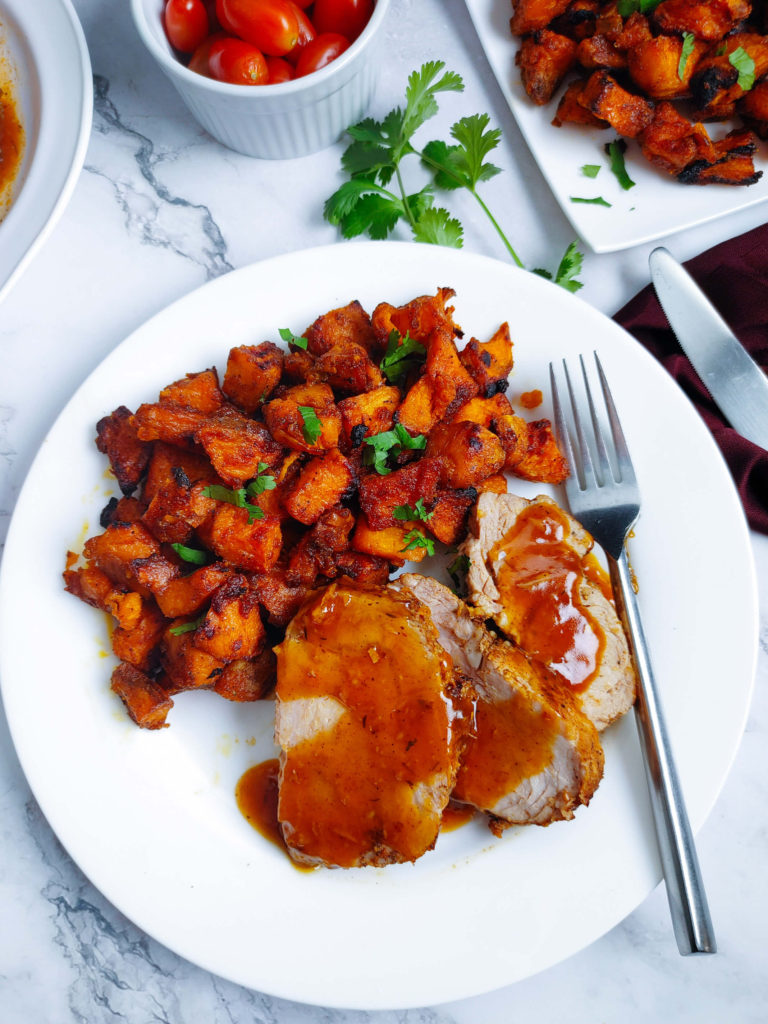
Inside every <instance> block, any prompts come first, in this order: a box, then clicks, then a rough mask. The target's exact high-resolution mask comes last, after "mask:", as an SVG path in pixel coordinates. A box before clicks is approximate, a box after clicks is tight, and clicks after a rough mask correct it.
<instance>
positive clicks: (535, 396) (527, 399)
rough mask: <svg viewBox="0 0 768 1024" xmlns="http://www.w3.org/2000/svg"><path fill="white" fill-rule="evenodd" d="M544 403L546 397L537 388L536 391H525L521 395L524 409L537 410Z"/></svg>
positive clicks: (521, 403)
mask: <svg viewBox="0 0 768 1024" xmlns="http://www.w3.org/2000/svg"><path fill="white" fill-rule="evenodd" d="M543 401H544V395H543V394H542V393H541V391H539V389H538V388H536V389H535V390H534V391H523V393H522V394H521V395H520V405H522V407H523V408H524V409H537V408H538V407H539V406H540V405H541V403H542V402H543Z"/></svg>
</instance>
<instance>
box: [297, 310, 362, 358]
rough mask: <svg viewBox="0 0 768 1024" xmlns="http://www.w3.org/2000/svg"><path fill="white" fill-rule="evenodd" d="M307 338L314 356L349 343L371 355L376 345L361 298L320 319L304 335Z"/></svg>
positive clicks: (308, 345) (325, 314) (308, 347)
mask: <svg viewBox="0 0 768 1024" xmlns="http://www.w3.org/2000/svg"><path fill="white" fill-rule="evenodd" d="M304 337H305V338H306V339H307V349H308V351H309V352H311V353H312V355H321V354H322V353H323V352H328V351H329V350H330V349H332V348H335V347H336V346H339V345H341V346H342V347H344V346H346V345H347V344H349V343H352V344H354V345H360V346H361V347H362V348H363V349H365V350H366V352H370V351H371V350H372V349H373V348H374V347H375V343H376V339H375V335H374V332H373V327H372V325H371V318H370V317H369V316H368V314H367V313H366V312H365V310H364V309H363V307H362V306H361V305H360V303H359V302H358V301H357V299H355V300H354V301H353V302H350V303H349V304H348V305H346V306H341V307H339V308H338V309H332V310H331V311H330V312H328V313H324V314H323V315H322V316H319V317H318V318H317V320H315V322H314V323H313V324H312V325H311V327H308V328H307V330H306V331H305V332H304Z"/></svg>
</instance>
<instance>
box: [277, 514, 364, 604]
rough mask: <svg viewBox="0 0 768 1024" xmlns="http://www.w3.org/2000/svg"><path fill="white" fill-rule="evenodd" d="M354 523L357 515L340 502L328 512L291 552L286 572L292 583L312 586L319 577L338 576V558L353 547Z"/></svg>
mask: <svg viewBox="0 0 768 1024" xmlns="http://www.w3.org/2000/svg"><path fill="white" fill-rule="evenodd" d="M354 525H355V517H354V515H353V514H352V512H351V511H350V510H349V509H348V508H342V507H341V506H340V505H338V506H336V507H335V508H331V509H329V510H328V511H327V512H324V513H323V514H322V515H321V516H320V518H319V519H318V521H317V522H316V523H315V525H314V526H313V527H312V529H311V530H309V531H307V533H305V534H304V536H303V537H302V538H301V540H300V541H299V543H298V544H296V545H295V546H294V547H293V549H292V551H291V554H290V557H289V560H288V571H287V574H286V579H287V581H288V582H289V583H290V584H291V586H296V585H298V584H305V585H307V586H311V585H312V584H313V583H314V582H315V580H316V579H317V577H318V576H327V577H328V578H329V579H333V578H334V577H335V576H337V575H338V571H337V568H336V558H337V556H338V554H340V553H341V552H342V551H346V550H347V549H348V548H349V535H350V533H351V532H352V529H353V528H354Z"/></svg>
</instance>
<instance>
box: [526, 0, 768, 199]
mask: <svg viewBox="0 0 768 1024" xmlns="http://www.w3.org/2000/svg"><path fill="white" fill-rule="evenodd" d="M512 6H513V15H512V20H511V28H512V32H513V33H514V34H515V35H518V36H521V37H522V43H521V45H520V49H519V51H518V54H517V63H518V65H519V67H520V71H521V76H522V82H523V87H524V88H525V91H526V93H527V94H528V96H529V97H530V98H531V99H532V100H533V102H534V103H538V104H545V103H548V102H549V101H550V100H551V99H552V97H553V96H554V94H555V92H556V90H557V89H558V88H559V87H560V85H561V83H563V82H564V81H565V80H566V79H568V80H569V81H568V84H567V87H566V89H565V91H564V93H563V95H562V97H561V99H560V102H559V104H558V107H557V112H556V114H555V118H554V121H553V124H555V125H558V126H561V125H581V126H587V127H591V128H609V127H610V128H613V129H614V131H615V132H617V133H618V134H619V135H620V136H622V137H625V138H630V139H636V140H637V142H638V144H639V146H640V149H641V151H642V153H643V155H644V156H645V157H646V158H647V159H648V160H650V161H651V162H652V163H653V164H655V165H656V166H658V167H660V168H662V169H663V170H665V171H667V172H668V173H669V174H672V175H674V176H675V177H676V178H677V179H678V180H679V181H681V182H684V183H685V184H698V185H704V184H709V183H720V184H727V185H750V184H752V183H754V182H755V181H757V180H758V178H760V176H761V175H762V171H756V170H755V166H754V154H755V152H756V150H757V146H758V141H757V137H758V136H759V137H760V138H761V139H765V138H768V79H766V74H767V73H768V38H767V37H766V31H768V5H767V4H766V3H765V2H763V0H758V2H755V3H750V2H749V0H707V2H702V0H662V2H658V0H657V2H655V3H654V0H612V2H610V3H605V2H599V0H512ZM734 118H735V119H737V122H740V123H739V124H738V127H735V128H734V129H733V130H732V131H730V132H729V133H728V134H726V135H725V136H724V137H723V138H720V139H717V140H714V139H712V138H710V135H709V133H708V131H707V129H706V128H705V127H704V124H703V123H702V122H705V121H732V119H734Z"/></svg>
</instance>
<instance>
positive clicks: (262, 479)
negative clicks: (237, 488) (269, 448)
mask: <svg viewBox="0 0 768 1024" xmlns="http://www.w3.org/2000/svg"><path fill="white" fill-rule="evenodd" d="M267 469H269V466H268V465H267V464H266V462H260V463H259V464H258V466H257V467H256V477H255V479H253V480H251V482H250V483H248V484H246V485H245V493H246V494H247V495H248V497H249V498H258V496H259V495H260V494H263V493H264V491H274V489H275V487H277V481H276V480H275V478H274V477H273V476H272V475H271V474H269V473H267V472H266V470H267Z"/></svg>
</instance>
